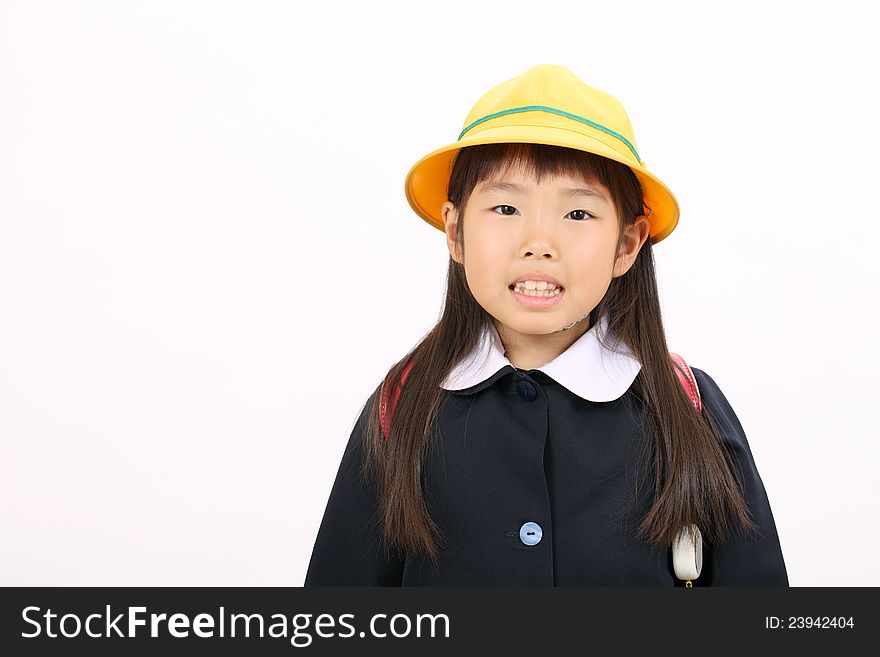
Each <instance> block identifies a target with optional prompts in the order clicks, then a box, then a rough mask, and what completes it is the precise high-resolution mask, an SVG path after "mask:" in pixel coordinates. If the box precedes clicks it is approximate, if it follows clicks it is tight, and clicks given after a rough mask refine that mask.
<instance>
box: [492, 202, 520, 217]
mask: <svg viewBox="0 0 880 657" xmlns="http://www.w3.org/2000/svg"><path fill="white" fill-rule="evenodd" d="M498 208H510V209H511V210H514V211H516V208H515V207H513V206H512V205H496V206H495V207H494V208H492V210H497V209H498ZM501 214H503V215H504V216H506V217H509V216H510V215H511V214H513V213H510V214H508V213H506V212H502V213H501Z"/></svg>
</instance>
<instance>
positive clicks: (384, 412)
mask: <svg viewBox="0 0 880 657" xmlns="http://www.w3.org/2000/svg"><path fill="white" fill-rule="evenodd" d="M414 362H415V361H411V362H410V364H409V365H407V366H406V367H405V368H404V370H403V374H401V375H400V383H399V384H398V385H397V387H396V388H395V389H394V396H393V397H392V398H391V407H390V409H389V405H388V391H387V390H386V389H385V387H384V386H382V397H381V399H380V401H379V423H380V424H381V426H382V433H383V434H385V438H386V439H387V438H388V432H389V431H390V430H391V417H392V416H393V415H394V409H395V407H396V406H397V399H398V398H399V397H400V387H401V386H402V385H403V383H404V381H406V377H407V376H408V375H409V371H410V370H411V369H412V366H413V363H414Z"/></svg>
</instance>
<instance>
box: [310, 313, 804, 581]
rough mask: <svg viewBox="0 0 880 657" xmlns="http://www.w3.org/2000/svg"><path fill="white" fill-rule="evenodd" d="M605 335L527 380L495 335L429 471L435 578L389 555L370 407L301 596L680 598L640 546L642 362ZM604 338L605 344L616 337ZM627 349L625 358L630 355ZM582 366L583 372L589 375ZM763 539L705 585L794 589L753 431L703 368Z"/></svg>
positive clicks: (718, 555) (449, 406)
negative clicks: (518, 593)
mask: <svg viewBox="0 0 880 657" xmlns="http://www.w3.org/2000/svg"><path fill="white" fill-rule="evenodd" d="M604 328H605V325H604V323H600V324H598V325H597V326H595V327H593V328H591V329H590V331H588V332H587V333H585V334H584V335H583V336H581V337H580V338H579V339H578V340H577V341H576V342H575V343H574V344H573V345H572V346H571V347H569V348H568V349H567V350H566V351H565V352H564V353H563V354H561V355H560V356H559V357H557V358H556V359H554V360H553V361H552V362H551V363H548V364H547V365H545V366H542V367H540V368H537V369H533V370H529V371H521V370H517V369H516V368H515V367H514V366H513V365H512V364H511V363H509V362H508V361H507V359H506V358H505V357H504V355H503V347H502V346H501V344H500V340H499V338H498V336H497V333H496V332H495V331H494V329H493V330H492V331H490V332H488V333H487V335H486V336H485V340H484V342H483V343H482V344H481V345H480V346H479V347H478V348H477V349H476V350H475V352H474V353H473V354H472V355H471V356H470V357H468V358H466V359H464V360H463V361H462V362H461V363H459V364H458V365H457V367H456V368H455V369H454V370H453V371H452V372H451V373H450V375H449V377H447V379H446V380H445V382H444V384H443V387H444V388H445V389H446V392H445V393H444V398H443V401H442V404H441V406H440V409H439V412H438V418H437V424H436V426H435V428H436V433H435V435H434V436H433V437H432V440H436V441H437V442H436V449H429V450H428V456H427V460H426V463H425V470H424V488H425V495H426V498H427V503H428V509H429V510H430V512H431V516H432V518H433V519H434V521H435V522H436V523H437V524H438V525H439V527H440V530H441V531H442V533H443V536H444V537H445V539H446V541H445V547H444V549H443V550H442V552H441V555H440V560H439V563H438V564H437V566H436V567H435V566H434V564H432V562H431V561H430V560H429V559H427V558H425V557H421V556H410V557H408V558H404V557H402V556H396V555H394V553H393V552H392V553H391V556H386V554H385V550H384V542H383V539H382V536H381V532H380V531H379V524H378V520H377V518H376V489H375V486H374V485H373V484H372V482H362V481H361V480H360V479H359V468H360V465H361V463H362V458H363V452H362V445H361V440H362V432H363V429H364V426H365V424H366V415H365V412H366V408H364V409H363V412H362V413H361V416H360V417H359V418H358V420H357V422H356V423H355V426H354V430H353V431H352V433H351V436H350V438H349V441H348V445H347V446H346V449H345V452H344V455H343V458H342V462H341V465H340V468H339V470H338V473H337V475H336V480H335V482H334V484H333V487H332V490H331V493H330V498H329V500H328V502H327V506H326V509H325V513H324V517H323V520H322V522H321V525H320V528H319V531H318V535H317V537H316V540H315V543H314V548H313V551H312V556H311V561H310V563H309V566H308V572H307V574H306V580H305V585H306V586H511V585H513V586H681V585H682V582H681V581H680V580H678V579H677V578H676V577H675V574H674V571H673V569H672V559H671V556H670V551H669V550H668V549H667V550H660V549H657V548H654V549H652V548H651V546H649V545H648V544H646V543H643V542H641V541H638V540H637V539H636V536H635V534H636V529H637V527H638V525H639V523H640V521H641V519H642V518H643V516H644V512H645V511H646V510H647V509H648V507H649V506H650V501H651V500H650V495H651V494H652V492H653V490H652V480H651V478H650V476H649V478H648V480H647V481H646V482H645V484H644V485H643V486H642V487H641V489H640V494H639V497H638V498H635V497H634V491H635V488H636V481H637V478H638V477H639V474H640V473H639V470H638V468H639V466H641V464H642V461H641V460H639V459H640V458H641V457H642V453H641V452H640V450H641V449H642V448H643V447H644V440H643V437H642V436H641V430H640V423H641V421H642V418H643V414H644V409H643V407H642V405H641V402H640V400H639V399H638V397H637V396H635V395H634V394H633V393H632V389H631V384H632V382H633V380H634V379H635V376H636V375H637V374H638V371H639V369H640V364H639V363H638V361H637V360H636V359H635V358H634V357H632V355H631V354H630V355H626V353H624V354H620V353H616V352H615V353H610V352H608V351H607V350H606V349H605V348H604V347H602V346H601V344H600V343H599V342H598V340H596V337H597V336H596V333H597V331H602V330H604ZM606 339H607V338H606ZM622 351H625V350H622ZM584 363H586V364H587V366H586V367H584V366H583V364H584ZM691 369H692V370H693V372H694V375H695V378H696V381H697V384H698V386H699V390H700V394H701V398H702V403H703V404H705V405H706V406H707V407H708V409H709V410H710V411H711V412H712V413H713V415H714V417H715V418H716V419H717V420H718V424H719V425H720V431H721V439H722V441H723V442H724V443H725V444H726V446H727V448H728V451H729V454H730V455H731V457H732V458H733V459H734V461H735V462H734V464H733V465H734V473H735V476H736V477H737V478H738V479H739V480H740V481H741V483H742V486H743V489H744V493H745V499H746V502H747V503H748V505H749V509H750V511H751V513H752V515H753V517H754V520H755V522H756V524H757V525H758V529H759V532H760V537H759V538H758V539H757V540H755V539H748V538H737V537H733V538H731V539H729V540H728V541H727V542H725V543H723V544H720V545H709V544H707V543H704V545H703V570H702V573H701V575H700V577H699V578H698V579H697V580H696V581H695V585H696V586H729V585H743V586H787V585H788V576H787V572H786V567H785V563H784V560H783V555H782V551H781V547H780V542H779V538H778V535H777V530H776V526H775V523H774V519H773V514H772V512H771V509H770V504H769V501H768V498H767V494H766V491H765V489H764V486H763V483H762V480H761V477H760V476H759V474H758V470H757V467H756V465H755V462H754V459H753V457H752V453H751V450H750V448H749V444H748V441H747V440H746V436H745V433H744V431H743V428H742V426H741V424H740V422H739V420H738V418H737V416H736V414H735V413H734V411H733V409H732V408H731V406H730V404H729V403H728V401H727V399H726V398H725V396H724V395H723V394H722V392H721V390H720V389H719V387H718V386H717V384H716V383H715V381H714V380H713V379H712V378H711V377H710V376H709V375H708V374H707V373H705V372H704V371H702V370H700V369H697V368H695V367H692V368H691Z"/></svg>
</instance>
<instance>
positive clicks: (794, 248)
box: [0, 0, 880, 586]
mask: <svg viewBox="0 0 880 657" xmlns="http://www.w3.org/2000/svg"><path fill="white" fill-rule="evenodd" d="M869 11H871V9H870V3H864V2H861V3H857V2H835V3H833V6H829V5H828V3H824V2H823V3H810V2H804V1H802V0H801V1H799V2H767V1H766V0H765V1H763V2H744V1H743V0H737V2H730V3H728V4H727V5H726V6H720V5H718V3H702V2H701V3H697V2H694V3H681V2H669V1H665V2H619V1H616V2H613V3H612V2H602V3H599V2H587V1H584V0H578V1H577V2H559V1H556V2H554V1H552V0H545V1H544V2H541V3H536V2H533V1H529V2H519V1H514V0H503V1H493V2H473V1H469V2H462V1H455V2H453V1H451V0H443V1H442V2H432V3H419V2H412V1H410V2H380V1H376V0H371V1H370V2H348V3H338V2H335V3H302V2H293V1H289V2H254V1H248V2H244V1H239V2H217V1H216V0H213V1H210V2H207V1H206V2H182V1H180V0H175V1H173V2H168V1H158V0H150V1H145V2H133V1H128V2H109V1H108V2H61V1H59V2H46V1H40V2H3V3H2V4H0V94H2V96H0V527H2V529H0V583H2V584H4V585H39V586H45V585H65V586H67V585H90V586H103V585H110V586H123V585H126V586H134V585H147V586H149V585H212V586H219V585H285V586H299V585H301V584H302V581H303V579H304V577H305V572H306V568H307V565H308V560H309V557H310V555H311V549H312V545H313V541H314V537H315V534H316V532H317V530H318V525H319V523H320V521H321V518H322V515H323V512H324V506H325V504H326V500H327V496H328V495H329V492H330V487H331V486H332V483H333V478H334V477H335V475H336V470H337V467H338V465H339V459H340V457H341V455H342V450H343V447H344V445H345V443H346V441H347V440H348V436H349V433H350V431H351V428H352V426H353V424H354V421H355V419H356V417H357V414H358V411H359V409H360V406H361V404H363V402H364V401H365V399H366V396H367V395H368V394H369V392H370V391H372V389H373V388H374V386H375V385H377V383H378V381H379V380H380V378H381V376H382V375H384V373H385V372H386V371H387V369H388V368H389V367H390V366H391V365H392V364H393V363H394V362H395V361H396V360H398V359H399V358H401V357H402V356H403V355H404V354H405V353H406V351H407V350H408V349H409V348H410V347H411V346H412V345H413V344H415V342H417V341H418V340H419V339H420V338H421V337H422V336H423V335H424V334H425V333H426V332H427V331H428V330H429V329H430V328H431V326H432V325H433V324H434V322H435V321H436V320H437V319H438V317H439V312H440V307H441V306H440V304H441V301H442V294H443V292H444V289H445V287H444V277H445V272H446V264H447V259H448V251H447V250H446V245H445V242H444V239H443V235H442V233H441V232H439V231H437V230H435V229H433V228H431V227H430V226H429V225H428V224H426V223H425V222H423V221H422V220H421V219H419V218H418V217H417V215H415V213H414V212H413V211H412V210H411V209H410V208H409V206H408V204H407V202H406V199H405V197H404V194H403V180H404V176H405V175H406V172H407V171H408V170H409V167H410V166H411V165H412V164H413V163H414V162H415V161H416V160H417V159H418V158H420V157H422V156H423V155H425V154H427V153H428V152H430V151H432V150H433V149H435V148H437V147H439V146H441V145H443V144H446V143H449V142H452V141H454V140H455V138H456V137H457V135H458V133H459V131H460V130H461V128H462V127H463V121H464V118H465V116H466V114H467V113H468V111H469V110H470V108H471V106H472V105H473V104H474V103H475V102H476V100H477V99H478V98H479V97H480V96H481V95H482V94H483V93H484V92H485V91H486V90H488V89H489V88H490V87H491V86H494V85H495V84H497V83H499V82H501V81H503V80H506V79H509V78H511V77H514V76H517V75H520V74H521V73H523V72H525V71H526V70H527V69H528V68H530V67H531V66H533V65H535V64H538V63H557V64H562V65H564V66H567V67H569V68H570V69H572V71H573V72H574V73H575V74H577V75H578V76H579V77H581V78H582V79H583V80H584V81H585V82H587V83H588V84H590V85H592V86H595V87H598V88H599V89H602V90H604V91H607V92H609V93H611V94H612V95H614V96H616V97H617V98H618V99H620V100H621V102H622V103H623V104H624V106H625V107H626V109H627V112H628V113H629V116H630V118H631V120H632V122H633V125H634V128H635V134H636V141H637V147H638V150H639V152H640V154H641V155H642V157H643V158H644V160H645V161H646V162H647V166H648V168H649V169H650V170H652V171H653V172H655V173H656V174H657V175H658V176H660V178H661V179H662V180H664V182H666V184H667V185H668V186H669V187H670V188H671V189H672V190H673V192H674V193H675V195H676V197H677V198H678V200H679V203H680V205H681V209H682V214H681V220H680V223H679V225H678V227H677V228H676V230H675V232H674V233H673V234H672V235H671V236H670V237H668V238H667V239H665V240H664V241H663V242H661V243H660V244H658V245H657V248H656V256H657V265H658V274H659V277H660V285H661V295H662V302H663V310H664V318H665V322H666V328H667V331H668V337H669V346H670V348H671V349H672V350H673V351H676V352H678V353H680V354H682V355H683V356H684V357H685V358H686V359H687V360H688V361H689V362H690V364H692V365H694V366H696V367H699V368H701V369H704V370H705V371H706V372H708V373H709V374H710V375H712V377H713V378H714V379H715V380H716V382H717V383H718V384H719V385H720V386H721V388H722V390H723V391H724V393H725V394H726V395H727V397H728V399H729V401H730V402H731V404H732V405H733V407H734V409H735V410H736V412H737V414H738V416H739V418H740V420H741V422H742V424H743V425H744V427H745V430H746V433H747V435H748V437H749V441H750V443H751V447H752V451H753V454H754V456H755V459H756V462H757V464H758V468H759V471H760V474H761V476H762V478H763V480H764V484H765V486H766V489H767V493H768V495H769V498H770V502H771V505H772V508H773V511H774V515H775V518H776V522H777V527H778V529H779V534H780V539H781V542H782V547H783V552H784V556H785V559H786V564H787V566H788V571H789V577H790V581H791V584H792V585H795V586H810V585H819V586H830V585H852V586H860V585H874V586H877V585H880V561H878V560H877V558H876V555H875V550H876V545H877V544H878V539H880V531H878V530H880V520H878V514H877V512H876V508H877V503H878V478H877V463H878V458H880V448H878V431H877V421H876V415H875V412H876V410H877V408H878V405H877V402H876V399H875V391H876V390H877V385H876V378H875V377H876V372H877V366H878V362H880V358H878V348H877V346H876V341H875V340H876V336H877V335H878V328H880V326H878V324H880V323H878V316H877V306H878V296H880V295H878V286H877V283H878V273H880V272H878V267H880V266H878V260H877V257H876V253H877V245H876V235H877V225H878V224H877V214H878V210H877V203H878V200H877V195H876V193H875V192H876V189H877V182H876V176H877V170H878V167H877V157H878V152H880V139H878V134H880V130H878V126H877V116H878V115H880V102H878V99H880V94H878V85H877V80H878V79H880V52H878V50H880V49H878V46H877V40H876V36H875V34H874V31H873V29H872V26H873V25H874V22H873V21H872V20H870V16H869V14H868V12H869Z"/></svg>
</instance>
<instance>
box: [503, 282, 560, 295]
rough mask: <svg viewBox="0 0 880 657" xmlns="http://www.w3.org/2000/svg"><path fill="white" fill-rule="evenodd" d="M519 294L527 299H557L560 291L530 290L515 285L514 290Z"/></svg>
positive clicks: (557, 289)
mask: <svg viewBox="0 0 880 657" xmlns="http://www.w3.org/2000/svg"><path fill="white" fill-rule="evenodd" d="M514 289H515V290H516V291H517V292H518V293H519V294H524V295H525V296H527V297H558V296H559V295H560V294H562V290H561V289H559V288H554V289H552V290H530V289H527V288H525V287H522V286H520V285H517V286H516V288H514Z"/></svg>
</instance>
